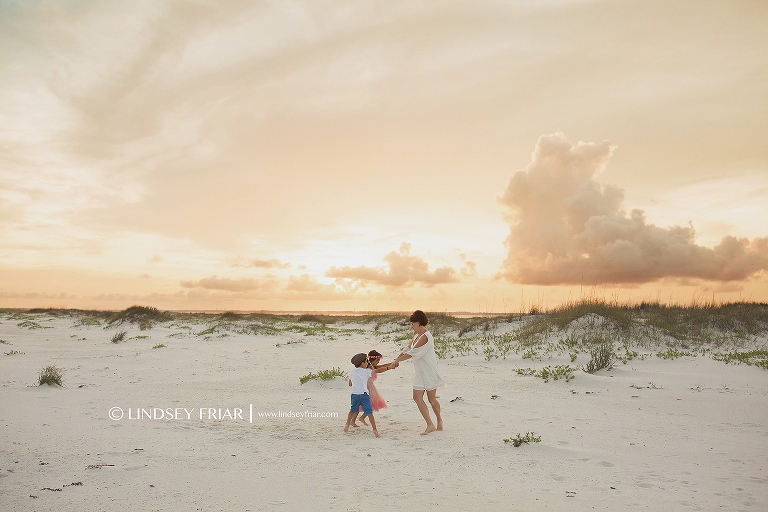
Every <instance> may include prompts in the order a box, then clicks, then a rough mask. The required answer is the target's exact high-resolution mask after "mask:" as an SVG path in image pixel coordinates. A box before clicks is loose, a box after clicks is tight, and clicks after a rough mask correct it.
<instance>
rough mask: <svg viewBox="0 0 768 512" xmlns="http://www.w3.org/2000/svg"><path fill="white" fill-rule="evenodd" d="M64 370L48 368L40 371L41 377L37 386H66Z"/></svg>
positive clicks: (56, 367) (54, 367)
mask: <svg viewBox="0 0 768 512" xmlns="http://www.w3.org/2000/svg"><path fill="white" fill-rule="evenodd" d="M63 379H64V370H62V369H61V368H59V367H58V366H46V367H45V368H43V369H42V370H40V375H39V377H38V379H37V385H38V386H42V385H43V384H48V385H49V386H63V385H64V381H63Z"/></svg>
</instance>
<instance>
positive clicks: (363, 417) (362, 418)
mask: <svg viewBox="0 0 768 512" xmlns="http://www.w3.org/2000/svg"><path fill="white" fill-rule="evenodd" d="M367 416H369V414H363V415H362V416H361V417H360V421H361V422H362V424H363V425H365V426H366V427H367V426H368V424H367V423H366V422H365V418H366V417H367Z"/></svg>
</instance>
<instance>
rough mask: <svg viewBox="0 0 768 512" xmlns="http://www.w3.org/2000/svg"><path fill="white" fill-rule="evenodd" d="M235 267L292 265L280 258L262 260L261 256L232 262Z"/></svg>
mask: <svg viewBox="0 0 768 512" xmlns="http://www.w3.org/2000/svg"><path fill="white" fill-rule="evenodd" d="M232 266H233V267H246V268H248V267H253V268H289V267H290V266H291V264H290V263H283V262H282V261H280V260H278V259H274V258H272V259H269V260H262V259H259V258H254V259H251V260H247V261H244V262H242V261H237V262H235V263H233V264H232Z"/></svg>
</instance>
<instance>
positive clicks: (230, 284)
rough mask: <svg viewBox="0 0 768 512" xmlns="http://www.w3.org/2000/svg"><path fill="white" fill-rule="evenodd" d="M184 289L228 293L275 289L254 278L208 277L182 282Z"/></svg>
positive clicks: (272, 285) (269, 284)
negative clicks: (201, 289) (202, 289)
mask: <svg viewBox="0 0 768 512" xmlns="http://www.w3.org/2000/svg"><path fill="white" fill-rule="evenodd" d="M179 284H180V285H181V286H183V287H184V288H204V289H206V290H222V291H227V292H249V291H254V290H269V289H272V288H274V284H273V283H272V282H261V281H258V280H256V279H253V278H252V277H241V278H239V279H230V278H229V277H216V276H215V275H214V276H211V277H206V278H204V279H200V280H199V281H180V282H179Z"/></svg>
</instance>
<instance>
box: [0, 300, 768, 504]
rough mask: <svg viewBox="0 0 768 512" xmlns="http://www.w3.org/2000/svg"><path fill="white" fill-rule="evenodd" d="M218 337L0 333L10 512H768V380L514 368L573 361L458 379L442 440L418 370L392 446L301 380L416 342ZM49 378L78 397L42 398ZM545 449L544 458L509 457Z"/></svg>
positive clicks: (18, 323)
mask: <svg viewBox="0 0 768 512" xmlns="http://www.w3.org/2000/svg"><path fill="white" fill-rule="evenodd" d="M212 319H213V317H208V319H207V320H200V321H199V322H198V323H195V322H194V321H191V320H190V321H187V322H181V321H172V322H162V323H157V324H154V325H153V326H152V327H151V328H149V329H145V330H140V329H139V327H138V326H137V325H136V324H128V323H125V324H123V325H121V326H111V327H108V328H105V327H107V326H106V323H105V322H101V323H100V324H99V325H87V322H86V324H84V325H78V324H79V323H80V320H79V318H78V317H77V316H76V315H64V316H61V315H55V314H46V313H40V314H26V315H22V314H15V313H9V312H6V313H2V314H0V340H3V341H4V343H3V344H0V349H2V352H3V354H0V384H1V385H2V389H1V390H0V509H2V510H9V511H10V510H14V511H27V510H28V511H32V510H36V511H43V510H57V511H58V510H206V511H210V510H254V511H256V510H345V511H358V510H359V511H362V510H365V511H368V510H379V509H383V510H478V509H481V508H484V507H493V508H492V510H513V511H544V510H547V511H553V510H557V511H571V510H572V511H582V510H611V511H615V510H651V511H688V510H690V511H711V510H729V511H755V512H756V511H763V510H768V457H767V456H766V455H767V454H768V407H766V403H767V400H768V371H766V370H764V369H761V368H758V367H756V366H747V365H743V364H742V365H733V364H725V363H723V362H720V361H715V360H713V359H712V358H711V357H709V356H707V355H698V356H695V357H693V356H687V357H680V358H677V359H673V360H668V359H662V358H659V357H655V356H654V355H653V354H651V353H650V352H649V353H648V354H649V356H648V357H645V358H644V359H643V358H641V357H637V358H634V359H632V360H629V361H628V362H627V363H626V364H622V363H621V362H617V364H616V365H615V367H614V368H613V369H612V370H611V371H605V370H601V371H598V372H596V373H595V374H592V375H590V374H587V373H585V372H583V371H578V372H575V373H574V375H575V378H573V379H572V380H570V381H568V382H566V381H565V380H564V379H560V380H556V381H549V382H544V381H543V380H542V379H540V378H536V377H534V376H522V375H518V374H517V373H515V371H514V369H515V368H523V367H536V368H541V367H543V366H546V365H557V364H570V360H569V358H568V355H567V354H565V355H556V354H555V355H552V356H551V358H550V357H547V358H543V359H542V360H536V359H525V360H524V359H522V358H521V356H520V355H518V354H514V353H511V354H509V355H508V356H507V358H506V359H503V358H499V359H492V360H490V361H488V360H486V359H485V357H484V356H483V354H482V352H481V353H479V354H471V355H465V356H457V357H453V358H447V359H441V360H440V365H441V371H442V372H443V374H444V376H445V378H446V380H447V382H448V387H447V388H445V389H443V390H440V391H439V392H438V396H439V399H440V402H441V404H442V410H443V418H444V421H445V430H444V431H443V432H436V433H434V434H430V435H428V436H420V435H419V432H421V431H422V430H423V427H424V424H423V420H422V418H421V416H420V415H419V413H418V410H417V409H416V407H415V405H414V403H413V401H412V399H411V382H412V377H413V369H412V366H411V363H410V362H405V363H403V364H401V366H400V367H399V368H398V369H396V370H393V371H390V372H386V373H384V374H382V375H381V376H380V377H379V379H378V381H377V386H378V388H379V390H380V391H381V393H382V394H383V395H384V397H385V398H386V399H387V400H388V403H389V407H388V408H387V409H385V410H383V411H380V412H378V413H376V420H377V422H378V425H379V430H380V432H381V434H382V437H381V438H379V439H376V438H374V436H373V434H372V432H371V430H370V429H368V428H365V427H361V428H358V429H353V431H352V432H350V433H349V434H344V433H343V432H342V428H343V426H344V421H345V415H346V413H347V411H348V408H349V405H348V404H349V388H348V386H347V383H346V380H344V379H342V378H336V379H334V380H332V381H327V382H322V381H319V380H310V381H309V382H307V383H306V384H303V385H302V384H300V382H299V378H300V377H301V376H303V375H306V374H308V373H310V372H317V371H318V370H325V369H331V368H334V367H339V368H341V369H342V370H345V371H348V370H349V369H350V368H351V365H350V363H349V359H350V357H351V356H352V355H354V354H355V353H357V352H362V351H368V350H371V349H376V350H378V351H380V352H381V353H383V354H384V355H385V358H384V361H385V362H386V361H388V360H390V359H391V358H392V357H394V356H395V355H396V354H397V353H398V347H400V346H402V343H403V342H402V341H394V340H395V338H398V337H399V338H403V337H407V336H409V329H408V327H407V326H402V325H396V324H390V325H387V326H384V327H382V328H380V329H379V330H374V327H375V326H374V324H373V323H371V322H368V323H355V320H354V319H350V323H345V324H331V325H327V326H324V327H322V328H318V329H315V330H314V331H313V330H312V329H307V328H306V324H301V325H299V324H296V328H295V329H291V328H290V326H288V324H286V325H285V326H284V328H283V329H281V330H277V331H272V332H263V333H256V332H255V331H254V332H237V331H238V329H237V328H233V327H231V325H230V327H227V326H226V325H224V324H217V323H216V322H215V321H212ZM24 322H29V323H26V324H24ZM251 323H253V322H251ZM22 324H23V325H22ZM30 327H31V328H30ZM206 329H208V331H206ZM119 330H125V331H127V337H126V341H124V342H121V343H112V342H111V341H110V338H111V337H112V336H113V335H114V334H115V333H116V332H117V331H119ZM387 333H389V334H387ZM764 341H765V340H764V339H763V340H762V342H763V343H764ZM159 344H164V345H166V346H165V347H159V348H153V347H155V346H157V345H159ZM11 351H16V352H20V353H12V352H11ZM5 353H9V355H5ZM588 360H589V356H588V355H586V356H585V355H583V354H582V355H579V358H578V359H577V361H576V362H574V363H573V364H574V365H583V364H584V363H585V362H586V361H588ZM48 365H56V366H58V367H59V368H61V369H63V370H64V387H51V386H48V385H44V386H38V385H37V378H38V373H39V371H40V369H41V368H43V367H44V366H48ZM494 396H495V397H496V398H494ZM456 397H461V398H460V399H456ZM212 410H215V411H212ZM146 413H148V414H149V415H150V417H141V416H142V415H144V416H146ZM264 414H273V415H274V416H275V417H264ZM281 414H282V417H280V415H281ZM301 414H303V415H304V417H303V418H301V417H292V416H290V415H301ZM332 414H336V415H337V417H322V416H323V415H326V416H328V415H332ZM110 415H112V416H113V418H115V419H113V418H111V417H110ZM137 416H138V417H139V418H138V419H137ZM201 416H202V418H201ZM527 432H533V433H534V434H535V435H536V436H540V437H541V441H540V442H538V443H529V444H523V445H522V446H520V447H514V446H512V444H511V443H505V442H504V441H503V440H504V439H505V438H506V439H508V438H511V437H513V436H515V435H516V434H518V433H519V434H522V435H525V434H526V433H527Z"/></svg>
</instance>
